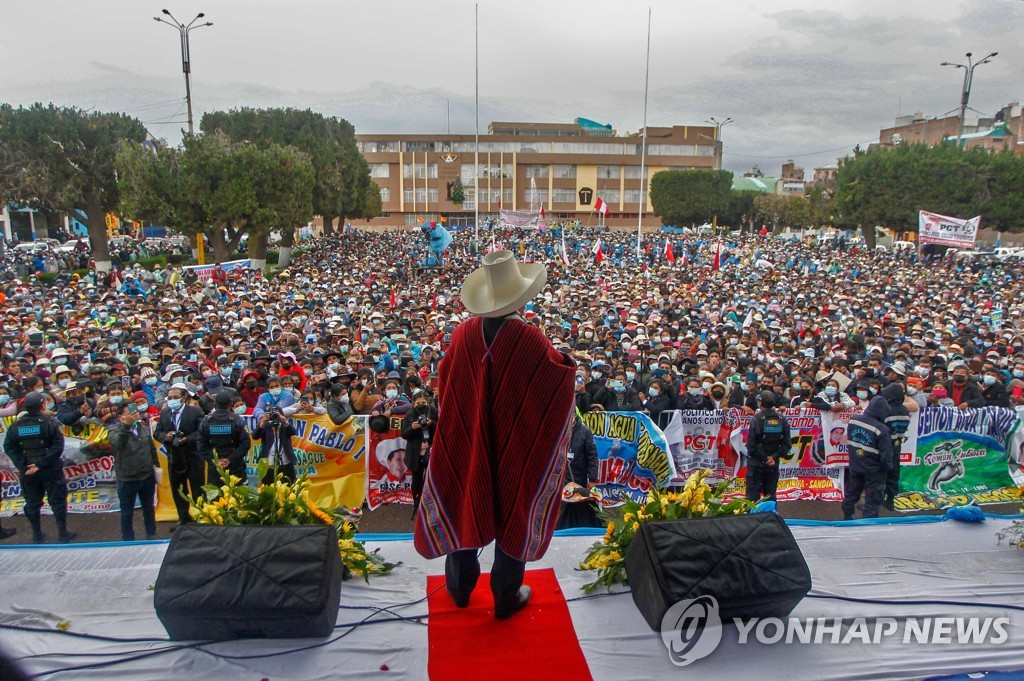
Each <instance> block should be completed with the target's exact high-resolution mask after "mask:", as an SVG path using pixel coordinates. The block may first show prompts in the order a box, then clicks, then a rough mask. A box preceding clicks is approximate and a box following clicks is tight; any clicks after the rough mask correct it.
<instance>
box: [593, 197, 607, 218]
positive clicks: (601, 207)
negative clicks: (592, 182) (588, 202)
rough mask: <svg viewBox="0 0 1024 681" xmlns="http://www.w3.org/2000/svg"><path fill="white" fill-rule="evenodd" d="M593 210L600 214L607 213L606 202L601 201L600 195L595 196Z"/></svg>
mask: <svg viewBox="0 0 1024 681" xmlns="http://www.w3.org/2000/svg"><path fill="white" fill-rule="evenodd" d="M594 210H595V211H597V212H598V213H600V214H601V215H608V204H607V203H605V202H604V201H602V200H601V197H600V196H599V197H597V200H596V201H594Z"/></svg>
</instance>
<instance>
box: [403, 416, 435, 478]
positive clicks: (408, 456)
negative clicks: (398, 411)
mask: <svg viewBox="0 0 1024 681" xmlns="http://www.w3.org/2000/svg"><path fill="white" fill-rule="evenodd" d="M421 416H425V417H427V418H428V419H430V421H431V423H430V425H429V426H427V427H426V428H422V427H421V428H413V427H412V425H413V424H414V423H416V421H417V419H419V418H420V417H421ZM436 430H437V411H436V410H435V409H433V408H431V407H428V408H427V412H426V413H425V414H420V413H419V412H417V411H416V409H415V408H413V410H412V411H410V412H409V413H408V414H406V415H405V418H404V419H402V437H403V438H404V439H405V442H406V445H405V466H406V468H408V469H409V470H410V471H412V472H413V473H417V472H419V470H420V466H421V464H423V463H425V462H424V460H423V459H422V458H421V457H420V453H421V452H422V451H423V443H424V442H432V441H433V439H434V431H436ZM424 433H425V434H426V437H424Z"/></svg>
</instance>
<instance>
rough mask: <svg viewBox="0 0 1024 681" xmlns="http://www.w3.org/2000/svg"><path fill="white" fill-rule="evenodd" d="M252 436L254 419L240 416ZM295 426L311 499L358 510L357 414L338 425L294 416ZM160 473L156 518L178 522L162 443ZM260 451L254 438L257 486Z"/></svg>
mask: <svg viewBox="0 0 1024 681" xmlns="http://www.w3.org/2000/svg"><path fill="white" fill-rule="evenodd" d="M242 418H243V420H244V421H245V422H246V427H247V428H248V429H249V431H250V432H252V429H253V428H254V427H255V425H256V420H255V419H254V418H253V417H252V416H244V417H242ZM289 420H290V421H291V424H292V427H294V428H295V435H294V436H292V449H293V450H294V451H295V458H296V459H297V461H298V463H297V464H296V465H295V474H296V475H298V476H301V475H303V474H305V475H306V476H307V477H308V478H309V479H310V481H311V482H312V483H313V484H312V485H311V486H310V488H309V493H310V496H311V497H312V498H313V499H315V500H316V501H317V502H318V503H319V504H320V505H321V506H326V507H328V508H336V507H338V506H347V507H348V508H358V507H359V506H362V504H363V501H364V500H365V498H366V464H365V462H364V461H363V457H364V456H365V455H366V419H365V417H362V416H355V417H353V418H350V419H349V420H348V421H346V422H345V423H343V424H342V425H340V426H336V425H334V423H333V422H332V421H331V419H330V418H329V417H328V416H327V415H326V414H325V415H323V416H293V417H292V418H290V419H289ZM156 447H157V452H158V454H159V456H160V467H161V469H162V470H163V474H162V475H160V476H159V483H158V485H157V507H156V519H157V520H177V519H178V513H177V511H176V510H175V508H174V501H173V498H172V497H171V485H170V475H169V474H168V470H167V456H166V454H165V447H164V445H163V444H162V443H159V442H158V443H156ZM262 452H263V442H262V441H261V440H253V442H252V446H251V447H250V449H249V456H248V458H247V459H246V467H247V469H248V475H249V485H250V486H256V485H258V484H259V480H257V479H256V465H257V464H258V463H259V461H260V458H261V454H262Z"/></svg>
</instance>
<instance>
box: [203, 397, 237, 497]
mask: <svg viewBox="0 0 1024 681" xmlns="http://www.w3.org/2000/svg"><path fill="white" fill-rule="evenodd" d="M231 398H232V396H231V394H230V393H229V392H228V391H226V390H221V391H220V392H219V393H217V395H216V398H215V404H216V408H215V409H214V410H213V411H212V412H210V415H209V416H207V417H206V418H205V419H203V423H202V425H200V426H199V455H200V456H201V457H202V458H203V459H205V460H207V461H211V462H212V461H213V455H214V452H216V454H217V458H218V459H219V461H220V466H221V468H224V469H226V470H227V471H228V473H230V474H231V475H236V476H238V477H239V478H241V480H242V484H244V483H245V481H246V473H245V459H246V457H247V456H248V455H249V431H247V430H246V429H245V422H244V421H242V419H241V417H239V416H238V415H237V414H235V413H233V412H232V411H231V401H232V400H231ZM212 475H213V474H212V473H211V477H212Z"/></svg>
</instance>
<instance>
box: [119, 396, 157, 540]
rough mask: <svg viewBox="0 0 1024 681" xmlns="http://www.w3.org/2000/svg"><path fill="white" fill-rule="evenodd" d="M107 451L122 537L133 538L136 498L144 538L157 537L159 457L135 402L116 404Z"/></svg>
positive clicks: (151, 436)
mask: <svg viewBox="0 0 1024 681" xmlns="http://www.w3.org/2000/svg"><path fill="white" fill-rule="evenodd" d="M109 439H110V452H111V454H112V455H113V456H114V474H115V475H116V476H117V499H118V502H119V503H120V505H121V540H122V541H135V528H134V527H133V526H132V516H133V515H134V512H135V500H136V499H138V500H139V503H140V504H141V506H142V522H143V524H144V525H145V528H146V539H156V511H155V509H154V506H153V503H154V500H155V495H156V473H155V471H156V470H157V469H159V468H160V460H159V459H158V458H157V456H156V447H155V446H153V435H152V434H151V433H150V430H149V426H148V425H147V424H146V422H145V421H144V420H143V419H142V412H140V411H139V409H138V407H137V406H136V405H135V403H134V402H129V403H127V404H122V405H121V406H120V407H119V412H118V421H117V424H116V425H114V427H113V428H111V429H110V434H109Z"/></svg>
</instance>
